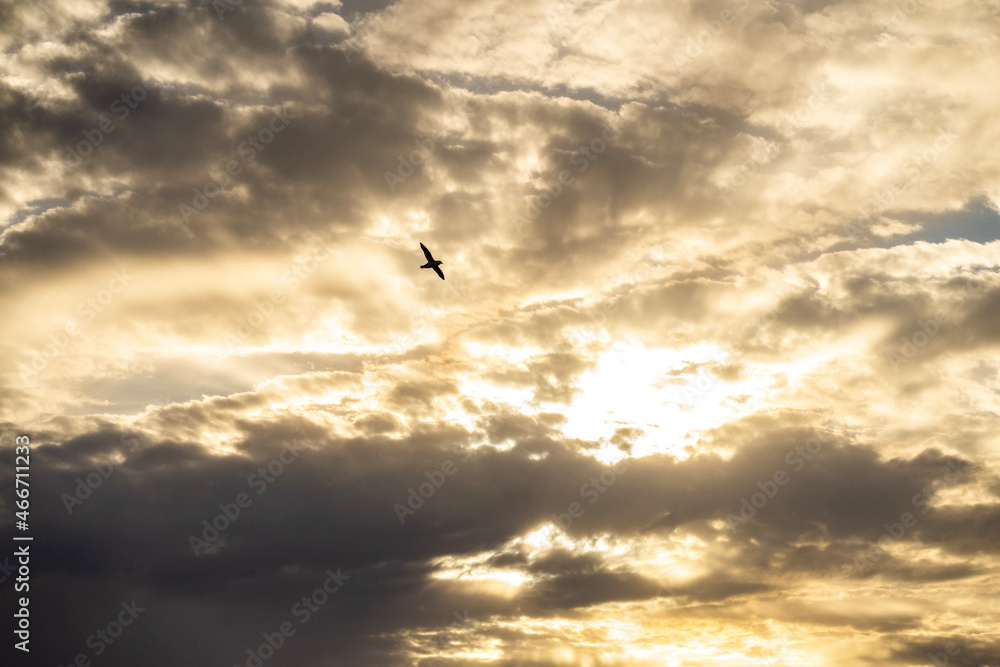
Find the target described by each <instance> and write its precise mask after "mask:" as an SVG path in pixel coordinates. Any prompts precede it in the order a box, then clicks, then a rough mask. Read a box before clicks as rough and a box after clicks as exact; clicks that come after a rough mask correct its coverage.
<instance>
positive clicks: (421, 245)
mask: <svg viewBox="0 0 1000 667" xmlns="http://www.w3.org/2000/svg"><path fill="white" fill-rule="evenodd" d="M420 249H421V250H423V251H424V257H426V258H427V261H428V262H433V261H434V258H433V257H432V256H431V251H430V250H428V249H427V246H425V245H424V244H423V243H421V244H420Z"/></svg>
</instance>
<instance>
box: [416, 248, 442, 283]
mask: <svg viewBox="0 0 1000 667" xmlns="http://www.w3.org/2000/svg"><path fill="white" fill-rule="evenodd" d="M420 249H421V250H423V251H424V257H426V258H427V263H426V264H424V265H423V266H421V267H420V268H421V269H434V273H436V274H438V275H439V276H441V280H444V273H442V271H441V265H442V264H444V262H442V261H440V260H437V259H434V257H432V256H431V251H430V250H428V249H427V246H425V245H424V244H423V243H421V244H420Z"/></svg>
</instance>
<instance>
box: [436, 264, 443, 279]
mask: <svg viewBox="0 0 1000 667" xmlns="http://www.w3.org/2000/svg"><path fill="white" fill-rule="evenodd" d="M434 273H436V274H438V275H439V276H441V280H444V271H442V270H441V267H440V266H435V267H434Z"/></svg>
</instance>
